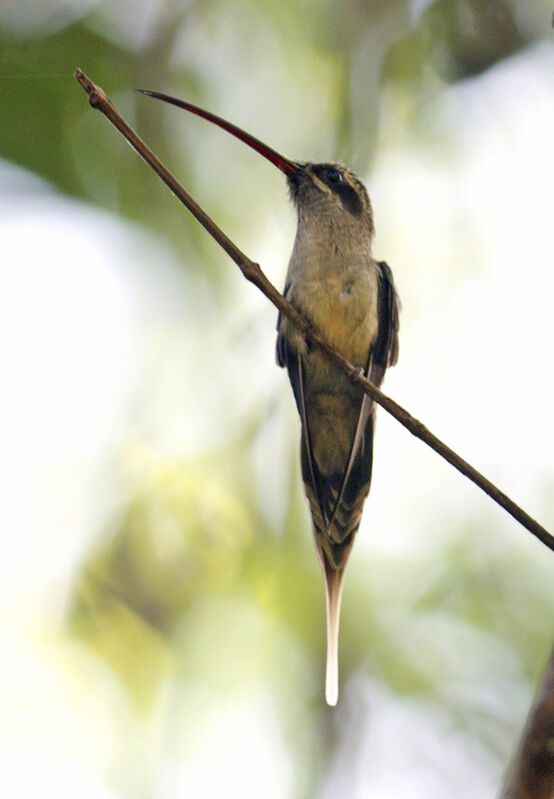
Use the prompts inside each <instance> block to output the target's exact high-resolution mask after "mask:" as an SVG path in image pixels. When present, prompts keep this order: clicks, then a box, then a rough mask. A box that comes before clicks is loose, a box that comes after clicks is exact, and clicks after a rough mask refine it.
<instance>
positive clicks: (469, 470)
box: [75, 69, 554, 551]
mask: <svg viewBox="0 0 554 799" xmlns="http://www.w3.org/2000/svg"><path fill="white" fill-rule="evenodd" d="M75 78H76V80H77V81H78V82H79V83H80V84H81V86H82V87H83V89H84V90H85V92H86V93H87V95H88V98H89V102H90V104H91V106H92V107H93V108H97V109H98V110H99V111H101V112H102V113H103V114H104V115H105V116H106V117H107V118H108V119H109V120H110V122H111V123H112V124H113V125H115V127H116V128H117V129H118V130H119V131H120V132H121V133H122V134H123V136H124V137H125V138H126V139H127V141H128V142H129V144H130V145H131V146H132V147H133V148H134V149H135V150H136V151H137V153H138V154H139V155H140V156H141V157H142V158H143V159H144V160H145V161H146V163H147V164H149V165H150V166H151V167H152V169H153V170H154V172H156V174H157V175H159V177H160V178H161V179H162V180H163V181H164V183H165V184H166V185H167V186H168V187H169V189H170V190H171V191H172V192H173V194H175V195H176V197H178V199H179V200H180V201H181V202H182V203H183V205H185V206H186V207H187V208H188V210H189V211H190V212H191V214H192V215H193V216H194V217H196V219H197V220H198V221H199V222H200V224H201V225H202V226H203V227H204V228H205V229H206V230H207V231H208V233H209V234H210V235H211V236H212V237H213V238H214V239H215V240H216V241H217V243H218V244H219V245H220V246H221V247H223V249H224V250H225V252H226V253H227V254H228V255H229V256H230V257H231V258H232V260H233V261H234V262H235V263H236V264H237V266H238V267H239V269H240V270H241V272H242V273H243V275H244V277H245V278H246V279H247V280H249V281H250V282H251V283H253V284H254V285H255V286H257V287H258V288H259V289H260V291H261V292H262V293H263V294H265V296H266V297H267V298H268V299H269V300H270V301H271V302H272V303H273V305H275V307H276V308H278V309H279V310H280V311H281V312H282V313H283V314H284V315H285V316H287V317H288V318H289V319H290V320H291V322H293V324H294V325H296V327H297V328H298V329H299V330H300V332H301V333H302V335H303V336H305V338H307V339H309V340H310V341H311V343H312V344H315V345H316V346H317V347H319V348H320V349H321V350H322V351H323V352H324V353H325V355H326V356H327V358H328V359H329V360H330V361H331V362H332V363H333V364H334V365H335V366H336V367H337V369H339V370H340V371H341V372H343V373H344V374H345V375H346V376H347V377H348V378H349V379H350V380H351V381H352V382H353V383H355V384H357V385H359V386H360V388H361V389H362V391H364V392H365V393H366V394H368V395H369V396H370V397H371V398H372V399H373V400H374V401H375V402H377V403H378V404H379V405H381V406H382V407H383V408H384V409H385V410H386V411H388V413H390V414H391V416H394V418H395V419H396V420H397V421H398V422H400V424H402V425H404V427H405V428H406V429H407V430H409V431H410V433H412V435H414V436H416V437H417V438H419V439H421V440H422V441H424V442H425V443H426V444H427V445H428V446H430V447H431V449H434V450H435V452H438V454H439V455H442V457H443V458H444V459H445V460H447V461H448V463H450V464H451V465H452V466H454V467H455V468H456V469H458V471H459V472H461V473H462V474H463V475H465V476H466V477H468V478H469V479H470V480H471V481H472V482H474V483H475V484H476V485H477V486H479V488H481V489H482V490H483V491H484V492H485V493H486V494H488V495H489V497H491V499H493V500H494V501H495V502H497V503H498V504H499V505H500V506H501V507H502V508H504V510H506V511H507V512H508V513H509V514H510V515H511V516H513V517H514V519H516V520H517V521H518V522H520V524H522V525H523V526H524V527H525V528H526V529H527V530H529V532H530V533H532V534H533V535H534V536H536V537H537V538H538V539H539V540H540V541H542V542H543V544H545V545H546V546H547V547H548V548H549V549H551V550H553V551H554V536H552V535H551V534H550V533H549V532H548V531H547V530H546V529H545V528H544V527H542V526H541V525H540V524H539V523H538V522H537V521H535V519H533V518H532V517H531V516H529V514H528V513H526V512H525V511H524V510H523V509H522V508H520V507H519V505H517V504H516V503H515V502H514V501H513V500H511V499H510V497H508V496H507V495H506V494H504V493H503V492H502V491H500V489H499V488H497V487H496V486H495V485H494V484H493V483H491V482H490V480H487V478H486V477H484V476H483V475H482V474H481V473H480V472H478V471H477V469H474V468H473V466H471V464H469V463H468V462H467V461H465V460H464V459H463V458H461V457H460V456H459V455H458V454H457V453H456V452H454V450H453V449H451V448H450V447H448V446H447V445H446V444H445V443H444V442H443V441H441V440H440V439H439V438H437V436H435V435H434V434H433V433H431V432H430V431H429V430H428V429H427V428H426V427H425V425H423V424H422V423H421V422H420V421H418V420H417V419H415V418H414V417H413V416H412V415H411V414H409V413H408V411H406V410H405V409H404V408H402V407H401V406H400V405H398V404H397V403H396V402H395V401H394V400H392V399H391V398H390V397H388V396H387V395H386V394H383V392H382V391H380V390H379V389H378V388H377V386H375V385H373V383H371V382H370V381H369V380H368V379H367V378H366V377H365V376H364V375H363V373H362V371H361V370H360V369H356V367H355V366H353V365H352V364H351V363H349V362H348V361H347V360H345V359H344V358H341V356H340V355H338V354H337V353H336V352H335V351H334V350H333V349H332V348H331V347H330V346H329V345H328V344H327V343H326V342H325V341H324V339H323V338H321V336H320V335H319V334H318V333H317V332H316V331H315V330H313V329H312V328H311V326H310V325H309V323H308V322H307V321H306V319H304V318H303V317H302V316H301V315H300V314H299V313H298V311H297V310H296V309H295V308H294V307H293V306H292V305H291V304H290V303H289V302H288V301H287V300H286V299H285V298H284V297H283V295H282V294H281V293H280V292H279V291H277V289H276V288H275V286H273V284H272V283H270V281H269V280H268V279H267V278H266V276H265V275H264V273H263V272H262V270H261V268H260V266H259V264H257V263H254V261H251V260H250V258H248V256H246V255H245V254H244V253H243V252H242V251H241V250H239V248H238V247H237V246H236V245H235V244H234V243H233V242H232V241H231V239H229V238H228V237H227V236H226V235H225V233H224V232H223V231H222V230H221V229H220V228H219V227H218V226H217V225H216V224H215V222H213V220H212V219H211V218H210V217H209V216H208V214H206V212H205V211H204V210H203V209H202V208H201V207H200V206H199V205H198V203H196V202H195V201H194V200H193V199H192V197H191V196H190V194H188V192H187V191H185V189H184V188H183V187H182V186H181V184H180V183H179V182H178V181H177V180H176V179H175V178H174V177H173V175H172V174H171V172H170V171H169V170H168V169H167V168H166V167H165V166H164V165H163V164H162V162H161V161H160V160H159V159H158V158H157V157H156V156H155V155H154V153H153V152H152V150H150V148H149V147H147V145H146V144H145V143H144V142H143V141H142V139H141V138H140V137H139V136H137V134H136V133H135V131H134V130H132V128H130V127H129V125H128V124H127V123H126V122H125V120H124V119H123V117H122V116H121V115H120V114H119V112H118V111H117V109H116V108H115V106H114V105H113V103H112V102H111V101H110V100H109V98H108V97H107V95H106V94H105V92H104V91H103V89H101V88H100V87H99V86H96V84H94V83H93V82H92V81H91V80H90V79H89V78H87V76H86V75H85V74H84V73H83V72H82V71H81V70H80V69H78V70H77V71H76V72H75Z"/></svg>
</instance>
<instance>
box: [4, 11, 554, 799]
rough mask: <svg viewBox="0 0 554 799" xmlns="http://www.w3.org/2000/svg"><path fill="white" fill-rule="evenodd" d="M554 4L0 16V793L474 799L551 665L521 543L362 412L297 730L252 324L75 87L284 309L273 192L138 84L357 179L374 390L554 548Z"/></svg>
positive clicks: (544, 594)
mask: <svg viewBox="0 0 554 799" xmlns="http://www.w3.org/2000/svg"><path fill="white" fill-rule="evenodd" d="M551 16H552V5H551V3H549V2H546V0H544V1H543V0H530V1H528V0H492V2H485V0H482V1H481V2H480V1H479V0H435V2H426V1H425V0H412V2H409V0H392V2H385V0H366V2H363V1H362V0H346V1H345V2H340V3H339V2H331V0H327V1H326V0H320V1H319V2H317V1H316V0H311V2H310V0H302V1H301V2H291V0H266V2H254V0H250V2H248V0H244V1H243V2H222V1H221V0H220V1H219V2H217V0H206V1H205V2H193V1H192V0H191V1H190V2H185V1H184V0H173V2H172V1H171V0H165V2H164V0H149V1H147V2H130V0H129V1H127V0H115V1H114V2H107V1H106V2H97V1H95V0H80V2H79V1H78V0H73V2H72V1H71V0H26V2H21V0H2V2H1V3H0V97H1V100H2V114H1V115H0V159H1V160H0V187H1V190H0V236H1V242H2V244H1V247H2V260H1V273H0V274H1V290H0V330H1V334H0V340H1V342H2V343H1V347H2V361H1V363H2V367H1V368H2V392H1V397H2V410H1V414H0V425H1V430H0V440H1V453H2V469H3V472H2V478H1V479H2V483H1V484H2V498H3V502H2V515H1V522H2V558H1V560H0V597H1V608H2V623H1V627H0V636H1V644H0V651H1V656H0V664H1V665H0V692H1V695H2V696H1V702H0V764H1V773H2V784H3V786H4V789H3V792H5V795H6V796H10V797H35V796H36V795H37V794H39V793H42V792H44V790H45V789H46V788H48V789H49V790H53V791H54V792H55V795H56V796H57V797H60V798H65V797H75V796H79V797H80V798H81V799H131V798H132V799H135V798H138V799H150V798H152V799H181V797H189V796H190V797H195V798H197V797H199V798H201V799H203V798H204V797H206V799H211V797H219V796H222V795H225V796H237V797H238V796H240V797H244V799H254V797H264V798H265V799H312V798H314V797H315V798H317V799H331V797H333V799H335V798H336V797H340V798H341V799H342V797H348V799H412V798H413V799H416V797H422V796H425V797H427V798H428V799H435V798H436V799H441V798H442V797H445V798H447V797H448V799H452V798H453V799H457V798H458V797H460V799H461V798H462V797H472V799H485V797H492V796H494V795H495V792H496V790H497V787H498V785H499V783H500V781H501V779H502V775H503V774H504V772H505V769H506V766H507V764H508V761H509V758H510V756H511V753H512V752H513V749H514V747H515V745H516V742H517V740H518V737H519V734H520V732H521V727H522V724H523V721H524V718H525V715H526V713H527V710H528V707H529V704H530V701H531V698H532V695H533V692H534V689H535V686H536V683H537V680H538V679H539V676H540V673H541V671H542V668H543V666H544V663H545V661H546V658H547V655H548V652H549V649H550V646H551V642H552V633H553V624H552V619H553V608H554V580H553V579H552V573H553V567H554V566H553V555H552V553H550V552H549V551H548V550H547V549H546V548H545V547H543V546H542V545H541V544H540V543H538V542H537V541H536V540H535V539H533V538H532V536H531V535H530V534H529V533H527V532H526V531H525V530H524V529H523V528H522V527H520V526H519V525H518V524H517V523H516V522H515V521H513V520H512V519H511V518H510V517H509V516H508V515H507V514H505V513H504V512H503V511H502V510H500V509H499V508H498V507H497V506H495V505H494V504H493V503H492V502H491V501H490V500H489V499H488V498H487V497H486V496H485V495H484V494H482V493H481V492H480V491H479V490H478V489H477V488H476V487H474V486H473V485H472V484H471V483H469V482H468V481H467V480H466V479H464V478H462V477H461V476H460V475H459V474H458V473H457V472H456V471H454V470H453V469H452V468H451V467H450V466H448V465H447V464H445V463H444V462H443V461H441V459H440V458H439V457H438V456H436V455H435V454H434V453H433V452H431V451H430V450H429V449H427V448H426V447H425V446H424V445H423V444H421V443H420V442H418V441H416V440H415V439H413V438H412V437H411V436H410V435H409V434H408V433H407V432H406V431H405V430H404V429H403V428H401V427H400V426H399V425H398V424H397V423H396V422H395V421H394V420H392V419H390V418H388V417H387V415H386V414H385V413H384V412H383V411H380V412H379V420H378V428H377V436H376V445H375V468H374V480H373V487H372V493H371V496H370V499H369V501H368V503H367V505H366V510H365V516H364V520H363V524H362V528H361V530H360V534H359V536H358V540H357V544H356V546H355V548H354V551H353V556H352V558H351V561H350V564H349V570H348V574H347V580H346V589H345V596H344V603H343V625H342V635H341V697H340V701H339V705H338V707H337V708H336V709H329V708H327V707H326V706H325V705H324V701H323V671H324V638H325V629H324V598H323V586H322V580H321V576H320V573H319V565H318V563H317V560H316V556H315V552H314V550H313V546H312V541H311V533H310V528H309V523H308V514H307V510H306V507H305V503H304V498H303V495H302V491H301V487H300V478H299V468H298V464H297V457H298V453H297V447H298V442H297V440H298V422H297V418H296V412H295V409H294V407H293V400H292V395H291V392H290V389H289V386H288V381H287V379H286V375H285V373H284V372H283V371H281V370H279V369H278V368H277V367H276V366H275V362H274V336H275V330H274V328H275V317H276V314H275V311H274V309H273V308H272V307H271V306H270V305H269V304H268V302H267V301H266V300H265V299H264V298H263V297H262V296H261V295H260V294H259V293H258V292H257V291H256V290H255V289H254V288H253V287H252V286H250V285H249V284H247V283H246V282H245V281H244V280H243V279H242V277H241V276H240V274H239V272H238V270H237V269H236V267H235V266H234V265H233V264H232V263H231V261H230V260H229V259H228V258H227V256H226V255H225V254H224V253H223V252H222V251H220V250H219V249H218V248H217V246H216V245H215V244H214V243H213V242H212V241H211V240H210V239H209V237H208V236H207V234H205V233H204V232H203V231H202V230H201V229H200V228H199V226H198V225H197V223H195V222H194V221H193V220H192V219H191V218H190V217H189V215H188V214H187V212H186V211H185V210H184V209H183V208H182V207H181V206H180V205H179V203H178V202H177V201H176V199H175V198H174V197H173V196H172V195H171V194H170V193H169V192H168V190H167V189H166V188H165V187H164V186H163V185H162V184H161V182H160V181H159V180H158V179H157V178H156V176H155V175H154V174H153V173H152V172H150V170H149V169H148V168H147V167H146V166H145V165H144V164H143V163H142V162H140V160H139V159H138V157H137V156H136V155H135V154H134V153H133V151H132V150H131V149H130V148H129V147H128V146H127V145H126V144H125V142H124V141H123V140H122V139H121V137H120V136H119V135H118V134H117V132H116V131H115V130H114V129H113V128H112V127H111V126H110V125H109V123H108V122H107V121H106V120H105V119H104V118H103V117H102V116H101V115H100V114H98V113H97V112H93V111H92V110H91V109H90V108H89V106H88V103H87V100H86V97H85V95H84V94H83V92H82V90H81V89H80V88H79V86H78V85H77V84H76V83H75V81H74V79H73V77H72V75H73V71H74V69H75V68H76V67H78V66H79V67H81V68H82V69H83V70H84V71H85V72H86V73H87V74H88V75H89V76H90V77H91V78H92V79H93V80H95V81H96V82H97V83H99V84H100V85H101V86H103V88H104V89H105V90H106V91H107V92H108V94H109V95H110V96H111V97H112V99H113V100H114V101H115V102H116V104H117V106H118V107H119V109H120V111H121V112H122V113H123V114H124V115H125V116H126V117H127V119H128V120H129V121H130V122H131V123H132V124H133V125H135V126H136V128H137V129H138V131H139V133H140V134H141V135H142V136H143V137H144V138H145V139H146V140H147V141H148V143H149V144H150V145H151V146H152V147H153V148H154V150H156V151H157V152H158V153H159V154H160V155H161V157H162V158H163V159H164V160H165V162H166V163H167V164H168V166H169V167H170V168H171V169H172V170H174V172H175V173H176V175H177V176H178V177H179V178H180V179H181V180H182V181H183V182H184V184H185V186H187V188H189V189H190V190H191V191H192V193H193V194H194V196H195V197H196V198H197V199H198V200H199V201H200V202H201V203H202V204H203V206H204V207H205V208H206V210H207V211H208V212H209V213H210V214H212V215H213V217H214V218H215V219H216V221H217V222H218V223H219V224H220V225H221V226H222V227H223V228H224V229H225V230H226V232H227V233H228V234H229V235H230V236H231V237H232V238H233V239H234V240H235V241H236V243H237V244H238V245H239V246H240V247H241V248H243V249H244V250H245V251H246V252H247V253H248V254H249V255H250V256H251V257H252V258H254V259H256V260H258V261H259V262H260V263H261V264H262V266H263V268H264V269H265V270H266V272H267V274H268V275H269V277H270V278H271V279H272V280H273V281H274V282H275V283H276V284H277V285H279V286H281V285H282V282H283V279H284V273H285V269H286V264H287V259H288V256H289V253H290V250H291V247H292V239H293V236H294V229H295V219H294V214H293V211H292V208H291V206H290V204H289V202H288V199H287V195H286V187H285V184H284V180H283V176H282V175H281V174H280V173H279V172H278V171H277V170H275V169H274V168H273V167H272V166H271V165H269V164H268V163H267V162H266V161H264V160H263V159H261V158H260V157H259V156H257V155H256V154H255V153H253V152H252V151H251V150H249V149H248V148H246V147H245V146H244V145H242V144H240V143H239V142H237V141H235V140H233V139H232V138H231V137H229V136H227V135H226V134H225V133H223V132H222V131H221V130H218V129H217V128H214V127H212V126H210V125H208V124H207V123H206V122H204V121H202V120H199V119H197V118H194V117H192V116H190V115H187V114H185V113H184V112H180V111H178V110H177V109H173V108H169V107H164V106H162V105H161V104H159V103H156V102H155V101H153V100H150V99H148V98H146V97H144V96H141V95H137V94H136V93H134V92H133V89H134V88H137V87H143V88H151V89H157V90H160V91H165V92H169V93H172V94H176V95H178V96H180V97H183V98H186V99H188V100H191V101H192V102H195V103H198V104H200V105H202V106H204V107H207V108H209V109H211V110H213V111H214V112H215V113H217V114H220V115H222V116H225V117H227V118H229V119H231V120H232V121H233V122H235V123H236V124H238V125H240V126H241V127H244V128H246V129H247V130H249V131H250V132H252V133H253V134H254V135H255V136H258V137H259V138H261V139H264V140H266V141H267V142H268V144H270V145H271V146H272V147H274V148H276V149H278V150H280V151H282V152H284V153H286V154H287V155H289V156H290V157H292V158H296V159H304V160H340V161H343V162H344V163H346V164H348V165H349V166H350V167H352V168H353V169H354V170H356V171H357V172H358V173H359V174H360V175H361V176H362V177H363V178H364V180H365V181H366V184H367V186H368V189H369V192H370V196H371V198H372V200H373V204H374V209H375V221H376V226H377V238H376V246H375V252H376V255H377V257H379V258H383V259H386V260H387V261H388V263H389V264H390V265H391V267H392V269H393V271H394V275H395V279H396V283H397V287H398V290H399V292H400V295H401V298H402V303H403V310H402V316H401V339H400V361H399V364H398V366H397V367H396V368H395V369H393V370H391V372H390V373H389V374H388V376H387V379H386V383H385V390H386V391H387V393H389V394H390V395H392V396H393V397H394V398H395V399H396V400H397V401H399V402H400V403H401V404H403V405H405V406H406V407H407V408H408V409H409V410H410V411H411V412H412V413H414V414H415V415H416V416H418V417H419V418H420V419H421V420H422V421H423V422H424V423H425V424H426V425H427V426H429V427H430V428H431V429H432V430H433V431H434V432H435V433H437V434H438V435H439V436H441V437H443V438H444V439H445V440H446V442H447V443H449V444H450V445H451V446H453V447H454V448H455V449H458V450H459V451H460V453H461V454H462V455H463V456H464V457H466V458H467V459H468V460H470V461H471V462H472V463H473V464H474V465H475V466H477V467H478V468H479V469H481V470H482V471H483V472H484V473H485V474H486V475H487V476H488V477H489V478H490V479H492V480H493V481H494V482H496V483H498V484H499V486H500V487H501V488H502V489H503V490H505V491H506V492H507V493H508V494H510V495H511V496H512V497H513V498H514V499H515V500H516V501H517V502H519V503H520V504H521V505H523V506H524V507H525V508H526V509H527V510H528V511H529V512H530V513H531V515H534V516H535V517H536V518H537V519H538V520H539V521H540V522H541V523H543V524H544V525H545V526H546V527H548V528H550V529H551V530H552V528H553V527H554V491H553V488H554V465H553V459H552V449H553V444H554V441H553V428H552V404H553V396H554V381H553V376H552V373H553V370H552V352H551V351H552V340H553V337H554V317H553V315H552V311H551V309H552V301H553V299H552V298H553V292H554V277H553V275H554V256H553V248H552V233H553V191H554V188H553V187H554V166H553V162H554V147H553V142H554V83H553V74H554V48H553V42H554V32H553V30H552V28H551ZM6 786H7V788H6Z"/></svg>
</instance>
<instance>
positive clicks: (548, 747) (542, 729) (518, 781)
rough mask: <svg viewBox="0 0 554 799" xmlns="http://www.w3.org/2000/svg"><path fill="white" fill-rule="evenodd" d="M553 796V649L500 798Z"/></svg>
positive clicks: (549, 798)
mask: <svg viewBox="0 0 554 799" xmlns="http://www.w3.org/2000/svg"><path fill="white" fill-rule="evenodd" d="M553 796H554V649H553V650H552V652H551V653H550V659H549V661H548V664H547V666H546V671H545V673H544V677H543V680H542V684H541V686H540V688H539V690H538V693H537V696H536V698H535V703H534V705H533V708H532V710H531V712H530V714H529V718H528V720H527V724H526V727H525V731H524V733H523V736H522V739H521V743H520V746H519V751H518V753H517V755H516V758H515V762H514V764H513V766H512V769H511V774H510V776H509V779H508V783H507V785H506V787H505V789H504V792H503V793H502V795H501V799H552V797H553Z"/></svg>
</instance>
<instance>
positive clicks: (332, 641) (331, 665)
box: [324, 569, 344, 707]
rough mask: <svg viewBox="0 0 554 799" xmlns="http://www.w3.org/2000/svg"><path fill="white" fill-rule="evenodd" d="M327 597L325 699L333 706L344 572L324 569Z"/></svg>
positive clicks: (336, 682) (337, 668)
mask: <svg viewBox="0 0 554 799" xmlns="http://www.w3.org/2000/svg"><path fill="white" fill-rule="evenodd" d="M324 574H325V589H326V599H327V667H326V673H325V700H326V702H327V704H328V705H330V706H331V707H335V705H336V704H337V701H338V698H339V621H340V605H341V599H342V580H343V575H344V572H343V571H342V570H341V571H331V570H330V569H329V570H327V569H324Z"/></svg>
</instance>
